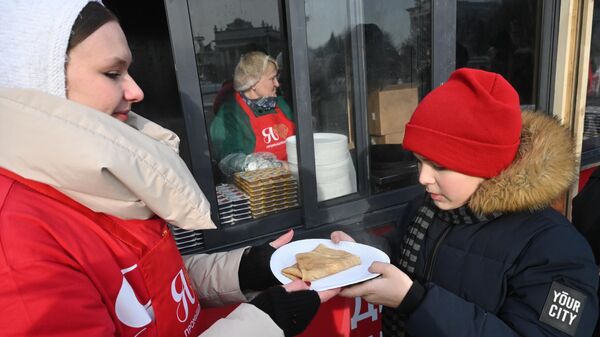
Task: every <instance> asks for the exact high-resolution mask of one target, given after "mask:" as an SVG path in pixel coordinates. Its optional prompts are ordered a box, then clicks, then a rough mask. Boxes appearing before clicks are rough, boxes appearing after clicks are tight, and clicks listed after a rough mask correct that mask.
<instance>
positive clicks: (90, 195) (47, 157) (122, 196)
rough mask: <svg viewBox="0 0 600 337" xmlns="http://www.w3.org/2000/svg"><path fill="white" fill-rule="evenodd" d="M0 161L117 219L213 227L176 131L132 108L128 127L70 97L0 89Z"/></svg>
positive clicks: (202, 195)
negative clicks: (182, 155) (179, 150)
mask: <svg viewBox="0 0 600 337" xmlns="http://www.w3.org/2000/svg"><path fill="white" fill-rule="evenodd" d="M0 120H2V123H0V166H1V167H4V168H6V169H8V170H10V171H12V172H14V173H16V174H18V175H20V176H22V177H24V178H27V179H30V180H34V181H38V182H41V183H44V184H47V185H50V186H52V187H53V188H55V189H57V190H59V191H60V192H61V193H64V194H65V195H67V196H68V197H70V198H72V199H73V200H75V201H77V202H79V203H81V204H83V205H85V206H86V207H88V208H90V209H92V210H93V211H96V212H101V213H106V214H109V215H113V216H116V217H119V218H122V219H148V218H151V217H153V216H154V215H157V216H159V217H160V218H162V219H164V220H165V221H167V222H169V223H171V224H173V225H176V226H178V227H181V228H185V229H208V228H214V227H215V226H214V224H213V222H212V221H211V218H210V205H209V203H208V201H207V200H206V198H205V197H204V194H203V193H202V191H201V190H200V188H199V187H198V185H197V184H196V182H195V180H194V178H193V177H192V175H191V174H190V172H189V170H188V169H187V167H186V165H185V163H184V162H183V161H182V160H181V158H180V157H179V156H178V154H177V152H176V149H177V146H178V144H179V139H178V138H177V136H176V135H175V134H174V133H173V132H171V131H169V130H166V129H164V128H162V127H160V126H158V125H157V124H155V123H152V122H150V121H149V120H147V119H145V118H143V117H141V116H138V115H136V114H134V113H131V116H130V120H129V122H128V123H129V124H125V123H122V122H120V121H118V120H116V119H114V118H112V117H110V116H108V115H107V114H103V113H100V112H98V111H96V110H93V109H90V108H88V107H85V106H83V105H81V104H78V103H75V102H72V101H69V100H67V99H64V98H61V97H58V96H53V95H50V94H46V93H42V92H39V91H33V90H26V89H6V88H0Z"/></svg>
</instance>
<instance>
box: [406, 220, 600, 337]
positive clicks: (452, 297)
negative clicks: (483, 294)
mask: <svg viewBox="0 0 600 337" xmlns="http://www.w3.org/2000/svg"><path fill="white" fill-rule="evenodd" d="M557 247H561V248H560V249H557ZM597 273H598V271H597V269H596V266H595V265H594V263H593V261H592V259H591V252H590V250H589V247H588V246H587V244H586V243H585V241H584V239H583V238H581V237H580V236H578V235H576V233H575V232H574V231H573V230H572V229H569V228H567V226H562V227H561V228H554V229H552V230H549V231H546V232H543V233H540V234H539V235H538V236H536V237H535V238H534V239H533V240H532V241H531V242H530V243H529V246H528V247H526V248H525V249H524V251H523V252H522V253H521V255H520V260H519V261H517V264H516V265H515V266H514V270H513V271H512V272H511V274H510V275H508V276H507V277H506V280H505V283H506V290H505V293H506V295H505V296H506V297H505V299H504V302H503V304H502V305H501V307H500V308H499V310H498V311H497V312H495V313H493V312H487V311H485V310H483V309H482V308H481V307H480V306H478V305H476V304H474V303H472V302H469V301H468V300H467V299H464V298H461V297H460V296H458V295H456V294H453V293H451V292H449V291H447V290H445V289H443V288H442V287H440V286H438V285H436V284H433V283H428V284H426V294H425V297H424V298H423V301H422V302H421V304H420V305H419V306H418V307H417V308H416V310H415V311H414V312H413V313H412V314H411V315H410V317H409V318H408V320H407V326H406V327H407V331H408V332H409V333H410V334H411V335H413V336H486V337H490V336H491V337H494V336H527V337H533V336H536V337H537V336H540V337H541V336H569V334H566V333H564V332H561V331H559V330H558V329H556V328H554V327H552V326H550V325H549V324H547V323H544V322H543V321H542V320H541V316H542V312H543V311H544V310H543V308H544V305H545V303H546V302H547V299H548V296H549V295H551V294H552V287H553V282H559V283H561V284H563V285H565V286H567V287H569V288H571V289H574V290H576V291H578V292H580V293H581V294H582V296H583V297H584V298H585V304H584V306H583V308H582V310H581V311H580V312H578V314H579V315H580V317H579V323H578V326H577V329H576V331H575V332H574V333H573V335H572V336H575V337H584V336H585V337H587V336H591V335H592V331H593V330H594V326H595V323H596V320H597V318H598V298H597V296H596V292H597V287H598V274H597Z"/></svg>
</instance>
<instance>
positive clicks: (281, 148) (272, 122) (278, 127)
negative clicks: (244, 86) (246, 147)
mask: <svg viewBox="0 0 600 337" xmlns="http://www.w3.org/2000/svg"><path fill="white" fill-rule="evenodd" d="M235 99H236V101H237V103H238V104H239V105H240V106H241V107H242V109H243V110H244V112H245V113H246V115H247V116H248V118H249V119H250V125H251V126H252V131H254V139H255V145H254V152H271V153H273V154H275V155H276V156H277V159H279V160H287V152H286V147H285V140H286V138H287V137H290V136H293V135H295V134H296V130H295V125H294V122H292V121H290V120H289V119H288V118H287V117H286V116H285V114H284V113H283V111H281V109H280V108H279V107H278V106H276V107H275V113H273V114H267V115H264V116H260V117H256V116H255V115H254V112H252V109H250V107H249V106H248V104H246V102H245V101H244V99H243V98H242V96H241V95H240V93H239V92H238V93H236V94H235Z"/></svg>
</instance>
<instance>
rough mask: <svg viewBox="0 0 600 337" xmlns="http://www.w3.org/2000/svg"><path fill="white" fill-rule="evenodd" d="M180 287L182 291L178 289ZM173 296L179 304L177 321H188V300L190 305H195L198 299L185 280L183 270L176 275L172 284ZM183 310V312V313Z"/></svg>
mask: <svg viewBox="0 0 600 337" xmlns="http://www.w3.org/2000/svg"><path fill="white" fill-rule="evenodd" d="M178 285H180V287H181V289H180V290H178V289H177V287H178ZM171 296H172V297H173V300H174V301H175V302H177V303H178V304H177V319H178V320H179V322H181V323H183V322H185V321H187V319H188V314H189V308H188V300H189V302H190V304H194V303H196V298H195V297H194V296H193V295H192V292H191V291H190V288H189V287H188V284H187V282H186V280H185V275H184V274H183V270H181V269H180V270H179V273H177V275H175V278H173V282H171ZM182 309H183V312H181V311H182ZM182 314H183V315H182ZM182 316H183V317H182Z"/></svg>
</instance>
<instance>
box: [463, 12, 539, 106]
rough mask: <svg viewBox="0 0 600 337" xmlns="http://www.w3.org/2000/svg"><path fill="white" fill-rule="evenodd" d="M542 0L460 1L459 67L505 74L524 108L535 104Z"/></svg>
mask: <svg viewBox="0 0 600 337" xmlns="http://www.w3.org/2000/svg"><path fill="white" fill-rule="evenodd" d="M540 9H541V1H539V0H504V1H497V0H484V1H458V2H457V24H456V68H460V67H465V66H466V67H471V68H479V69H484V70H489V71H493V72H497V73H500V74H502V75H503V76H504V77H505V78H506V79H507V80H508V81H509V82H510V83H511V84H512V85H513V86H514V87H515V89H516V90H517V92H518V93H519V97H520V100H521V104H522V105H530V104H535V103H536V102H535V101H534V100H535V90H536V88H535V78H536V76H537V72H538V70H537V68H536V64H535V62H536V60H535V58H536V55H537V54H538V53H537V48H538V46H537V45H536V43H535V41H537V40H538V38H539V29H540V17H541V16H540Z"/></svg>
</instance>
